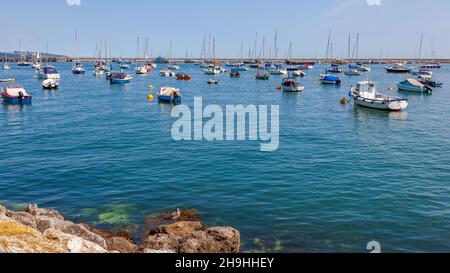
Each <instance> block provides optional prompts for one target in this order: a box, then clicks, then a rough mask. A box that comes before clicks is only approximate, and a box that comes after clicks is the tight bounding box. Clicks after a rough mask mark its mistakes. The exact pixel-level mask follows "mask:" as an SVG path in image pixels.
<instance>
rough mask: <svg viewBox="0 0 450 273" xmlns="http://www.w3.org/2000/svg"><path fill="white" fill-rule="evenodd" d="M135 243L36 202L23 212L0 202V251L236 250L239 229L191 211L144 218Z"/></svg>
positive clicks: (180, 251)
mask: <svg viewBox="0 0 450 273" xmlns="http://www.w3.org/2000/svg"><path fill="white" fill-rule="evenodd" d="M141 237H142V238H141V240H140V241H141V243H140V244H139V245H138V244H137V243H136V242H135V240H133V238H131V236H130V234H129V233H128V232H126V231H122V232H111V231H108V230H103V229H99V228H96V227H92V226H90V225H87V224H83V223H73V222H70V221H67V220H66V219H65V218H64V216H63V215H62V214H61V213H59V212H58V211H56V210H48V209H43V208H39V207H38V206H37V205H35V204H31V205H28V206H26V207H25V208H24V209H23V210H21V211H12V210H8V209H6V208H5V207H4V206H2V205H1V204H0V253H239V251H240V233H239V231H237V230H236V229H234V228H231V227H207V226H205V225H203V224H202V223H201V222H200V217H199V215H198V213H196V212H195V211H194V210H190V211H188V210H185V211H180V210H178V211H176V212H169V213H165V214H162V215H161V216H160V217H158V218H154V219H147V220H146V223H145V225H144V232H143V234H142V236H141Z"/></svg>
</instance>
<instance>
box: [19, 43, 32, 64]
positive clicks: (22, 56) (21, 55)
mask: <svg viewBox="0 0 450 273" xmlns="http://www.w3.org/2000/svg"><path fill="white" fill-rule="evenodd" d="M30 65H31V63H30V62H27V61H25V56H24V54H23V51H22V40H20V61H19V62H18V63H17V66H30Z"/></svg>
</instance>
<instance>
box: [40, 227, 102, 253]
mask: <svg viewBox="0 0 450 273" xmlns="http://www.w3.org/2000/svg"><path fill="white" fill-rule="evenodd" d="M43 236H44V237H45V238H47V239H49V240H52V241H55V242H58V243H60V244H62V245H64V246H65V247H66V249H67V252H69V253H107V252H108V251H107V250H106V249H104V248H103V247H101V246H99V245H97V244H95V243H92V242H90V241H87V240H85V239H83V238H81V237H78V236H74V235H70V234H66V233H63V232H61V231H59V230H56V229H53V228H49V229H47V230H46V231H45V232H44V233H43Z"/></svg>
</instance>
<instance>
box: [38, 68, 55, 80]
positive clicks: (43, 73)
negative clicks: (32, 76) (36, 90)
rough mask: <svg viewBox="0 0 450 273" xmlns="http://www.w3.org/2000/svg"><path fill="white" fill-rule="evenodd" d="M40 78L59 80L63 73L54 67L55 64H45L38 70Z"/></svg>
mask: <svg viewBox="0 0 450 273" xmlns="http://www.w3.org/2000/svg"><path fill="white" fill-rule="evenodd" d="M36 73H37V77H38V79H44V80H46V79H54V80H59V79H60V78H61V75H60V74H59V72H58V71H57V70H56V68H54V67H53V66H49V65H47V66H44V67H41V68H39V69H38V70H36Z"/></svg>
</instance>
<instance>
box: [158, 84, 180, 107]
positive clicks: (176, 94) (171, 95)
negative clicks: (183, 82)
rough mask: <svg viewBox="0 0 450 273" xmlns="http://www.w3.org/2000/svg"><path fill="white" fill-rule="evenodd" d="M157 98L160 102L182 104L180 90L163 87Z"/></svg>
mask: <svg viewBox="0 0 450 273" xmlns="http://www.w3.org/2000/svg"><path fill="white" fill-rule="evenodd" d="M157 98H158V100H159V101H160V102H168V103H179V102H181V93H180V89H178V88H174V87H161V89H160V90H159V92H158V95H157Z"/></svg>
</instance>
